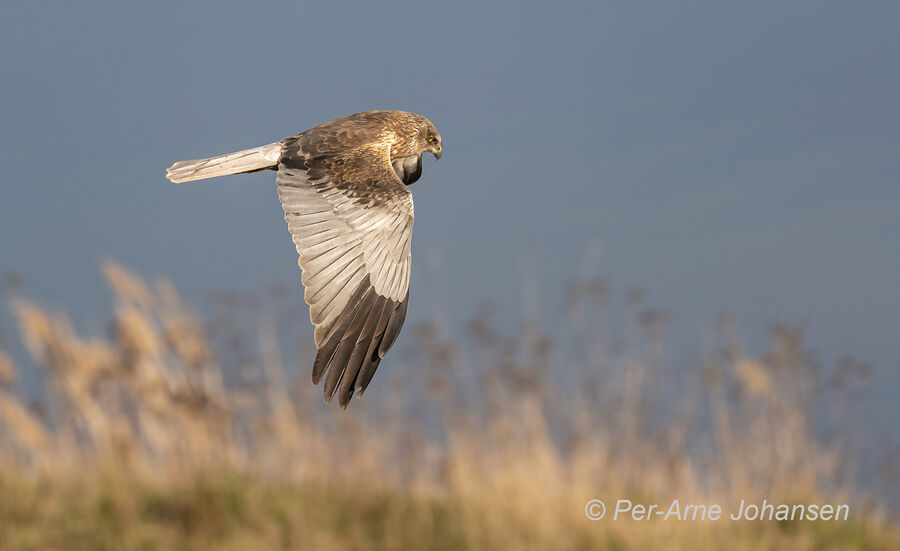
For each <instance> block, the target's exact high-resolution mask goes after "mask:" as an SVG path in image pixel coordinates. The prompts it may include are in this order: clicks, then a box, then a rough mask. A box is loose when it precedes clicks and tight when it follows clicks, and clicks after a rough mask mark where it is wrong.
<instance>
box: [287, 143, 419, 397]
mask: <svg viewBox="0 0 900 551" xmlns="http://www.w3.org/2000/svg"><path fill="white" fill-rule="evenodd" d="M340 137H345V136H337V135H330V136H324V137H323V136H317V135H315V134H313V135H312V136H309V135H305V134H300V135H299V136H296V137H294V138H289V139H288V140H286V141H285V144H284V147H283V149H282V156H281V159H280V161H279V165H278V176H277V179H276V181H277V183H278V196H279V198H280V199H281V205H282V206H283V207H284V217H285V220H287V223H288V228H289V229H290V231H291V234H292V235H293V238H294V244H295V245H296V246H297V252H298V253H299V254H300V259H299V264H300V267H301V268H302V269H303V285H304V286H305V287H306V292H305V295H304V297H305V299H306V302H307V303H308V304H309V306H310V319H311V320H312V323H313V324H314V325H315V326H316V330H315V341H316V347H317V348H318V353H317V354H316V359H315V363H314V364H313V372H312V381H313V384H318V382H319V380H321V379H322V376H323V375H325V374H326V371H327V377H326V378H325V386H324V391H325V401H326V402H330V401H331V399H332V398H333V397H334V395H335V393H338V403H339V404H340V405H341V407H346V406H347V404H348V403H349V401H350V398H351V397H352V394H353V391H354V390H359V394H358V396H362V393H363V392H364V391H365V389H366V387H367V386H368V384H369V381H371V379H372V375H374V374H375V370H376V369H377V367H378V364H379V362H380V361H381V358H383V357H384V355H385V353H386V352H387V351H388V349H390V347H391V346H392V345H393V344H394V341H395V340H396V339H397V335H398V334H399V333H400V328H401V326H402V325H403V321H404V319H405V317H406V308H407V304H408V301H409V272H410V237H411V236H412V227H413V202H412V195H411V194H410V192H409V190H407V189H406V186H404V185H403V183H402V182H401V180H400V179H399V178H398V177H397V174H396V173H395V172H394V169H393V167H392V166H391V163H390V149H389V147H390V146H389V145H388V144H387V143H384V144H382V143H380V142H374V143H365V144H360V145H356V146H353V145H352V140H350V143H351V146H350V147H346V144H344V146H343V147H340V146H338V145H337V141H338V138H340ZM346 141H347V140H345V142H346Z"/></svg>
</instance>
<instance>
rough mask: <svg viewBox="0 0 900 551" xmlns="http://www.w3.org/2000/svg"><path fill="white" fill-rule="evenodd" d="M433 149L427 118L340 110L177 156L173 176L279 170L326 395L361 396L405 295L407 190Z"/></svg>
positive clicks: (392, 334)
mask: <svg viewBox="0 0 900 551" xmlns="http://www.w3.org/2000/svg"><path fill="white" fill-rule="evenodd" d="M423 153H432V154H433V155H434V156H435V158H436V159H440V158H441V135H440V134H439V133H438V131H437V130H436V129H435V127H434V125H433V124H431V121H429V120H428V119H426V118H425V117H422V116H420V115H416V114H413V113H406V112H403V111H368V112H365V113H357V114H355V115H349V116H346V117H341V118H339V119H335V120H333V121H330V122H326V123H325V124H322V125H319V126H317V127H315V128H311V129H310V130H307V131H306V132H303V133H301V134H297V135H296V136H291V137H290V138H285V139H284V140H281V141H280V142H276V143H272V144H268V145H264V146H261V147H256V148H253V149H247V150H244V151H238V152H236V153H229V154H227V155H220V156H218V157H212V158H209V159H199V160H193V161H180V162H177V163H175V164H173V165H172V166H171V167H169V169H168V170H167V173H166V177H167V178H168V179H169V180H171V181H173V182H178V183H180V182H189V181H191V180H200V179H203V178H212V177H215V176H224V175H227V174H241V173H246V172H257V171H260V170H277V171H278V174H277V176H276V178H275V181H276V183H277V185H278V197H279V198H280V199H281V205H282V207H284V218H285V220H286V221H287V223H288V229H289V230H290V232H291V235H292V236H293V238H294V244H295V245H296V246H297V252H298V253H299V255H300V259H299V264H300V267H301V268H302V270H303V277H302V281H303V285H304V286H305V287H306V292H305V295H304V298H305V299H306V302H307V303H308V304H309V315H310V319H311V320H312V323H313V324H314V325H315V326H316V330H315V341H316V347H317V348H318V352H317V354H316V359H315V362H314V363H313V370H312V381H313V384H318V383H319V381H320V380H321V379H322V377H323V376H325V386H324V391H325V401H326V402H330V401H331V400H332V398H334V395H335V394H337V395H338V403H339V404H340V406H341V407H342V408H345V407H347V404H348V403H349V402H350V398H351V397H352V395H353V392H354V391H357V396H362V394H363V392H365V390H366V387H368V385H369V382H370V381H371V380H372V375H374V374H375V370H376V369H377V368H378V364H379V362H381V359H382V358H383V357H384V355H385V354H386V353H387V351H388V350H389V349H390V348H391V346H392V345H393V344H394V341H396V340H397V335H398V334H399V333H400V328H401V326H402V325H403V320H404V318H405V317H406V308H407V305H408V304H409V272H410V237H411V236H412V227H413V200H412V194H411V193H410V192H409V190H408V189H407V188H406V186H408V185H410V184H412V183H413V182H415V181H416V180H418V179H419V176H421V174H422V154H423Z"/></svg>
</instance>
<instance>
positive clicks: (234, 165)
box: [166, 142, 281, 184]
mask: <svg viewBox="0 0 900 551" xmlns="http://www.w3.org/2000/svg"><path fill="white" fill-rule="evenodd" d="M279 157H281V142H276V143H270V144H269V145H263V146H260V147H254V148H253V149H245V150H243V151H235V152H234V153H228V154H225V155H219V156H218V157H210V158H209V159H196V160H192V161H178V162H177V163H175V164H173V165H172V166H170V167H169V168H168V169H167V170H166V178H168V179H169V180H171V181H173V182H175V183H176V184H180V183H181V182H190V181H192V180H202V179H204V178H214V177H216V176H225V175H227V174H241V173H244V172H256V171H259V170H265V169H267V168H271V169H277V168H278V159H279Z"/></svg>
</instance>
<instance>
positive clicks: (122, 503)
mask: <svg viewBox="0 0 900 551" xmlns="http://www.w3.org/2000/svg"><path fill="white" fill-rule="evenodd" d="M489 514H490V511H488V510H484V509H483V504H481V503H468V502H466V501H465V500H464V499H461V498H459V497H452V496H448V497H443V498H438V497H435V496H427V495H424V494H421V495H417V494H415V493H412V492H410V491H399V490H398V491H391V490H382V491H373V490H372V489H365V490H358V489H354V488H339V487H332V488H325V487H315V486H295V485H280V484H275V483H271V482H260V481H256V480H253V479H250V478H247V477H242V476H233V475H227V474H219V475H215V476H212V475H208V476H200V477H196V478H192V479H189V480H185V481H182V482H179V483H173V482H172V481H168V482H164V483H160V484H153V483H148V482H135V481H131V480H126V479H122V478H113V477H93V476H91V477H87V478H84V479H80V480H79V479H69V480H68V481H67V482H65V483H61V482H59V481H57V482H54V483H51V482H48V481H47V480H37V479H28V478H21V477H15V476H12V475H5V476H0V535H2V537H0V549H3V550H17V551H26V550H38V549H40V550H43V549H71V550H76V551H77V550H85V551H88V550H90V551H96V550H136V551H137V550H140V551H153V550H160V551H161V550H168V549H173V550H174V549H178V550H186V551H188V550H198V551H199V550H213V551H214V550H225V549H235V550H236V549H248V550H255V549H323V550H327V549H346V550H367V549H423V550H429V549H434V550H446V551H451V550H464V549H485V548H494V549H495V548H515V549H547V550H550V549H560V548H572V549H623V550H624V549H654V548H658V543H659V542H665V545H666V546H667V547H669V548H673V549H678V548H681V549H704V548H706V549H718V548H726V547H727V548H730V549H748V550H749V549H754V550H756V549H788V548H790V549H853V550H876V549H898V548H900V534H898V533H897V532H896V531H893V530H890V529H887V528H883V527H882V528H879V527H874V526H864V525H862V524H860V523H858V522H854V521H852V520H851V521H848V522H840V523H815V522H806V523H793V524H791V525H786V524H779V523H773V522H767V523H730V522H722V523H718V524H716V525H713V524H710V523H697V524H681V525H677V526H676V525H673V524H667V523H662V522H652V523H649V524H646V525H645V524H641V525H638V524H636V523H629V522H621V523H617V525H615V526H612V525H610V524H603V523H602V522H601V523H591V522H589V521H587V520H586V519H583V518H581V517H580V512H579V511H572V512H571V521H570V523H568V525H566V526H561V527H560V529H562V530H566V531H567V532H568V533H567V534H566V536H567V537H566V538H565V541H566V542H567V543H565V544H564V545H563V546H562V547H561V546H559V545H558V544H559V543H560V542H559V541H557V540H556V539H555V538H552V537H551V538H545V539H540V537H541V536H540V532H539V531H534V530H531V529H530V527H529V525H528V523H521V522H519V523H518V524H517V521H516V520H514V519H510V524H509V525H507V526H505V529H504V530H503V533H495V532H492V531H491V530H490V529H487V528H486V527H487V526H490V524H484V525H480V524H479V523H478V522H474V523H473V515H474V516H475V517H477V516H479V515H489ZM509 534H518V537H516V536H513V539H510V536H509Z"/></svg>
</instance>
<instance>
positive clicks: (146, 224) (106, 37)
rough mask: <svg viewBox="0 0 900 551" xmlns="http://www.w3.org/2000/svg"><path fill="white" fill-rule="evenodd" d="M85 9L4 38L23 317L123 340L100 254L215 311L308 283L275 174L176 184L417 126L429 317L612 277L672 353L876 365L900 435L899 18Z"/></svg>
mask: <svg viewBox="0 0 900 551" xmlns="http://www.w3.org/2000/svg"><path fill="white" fill-rule="evenodd" d="M86 6H87V5H79V4H75V3H68V2H65V3H63V2H57V3H52V2H49V3H48V2H40V3H38V2H29V3H25V2H20V3H12V4H11V5H9V6H6V7H4V9H3V17H2V18H0V74H2V80H3V85H2V88H0V89H2V92H0V93H2V97H3V101H2V102H0V120H2V131H0V164H2V167H3V178H4V180H3V200H2V201H0V272H2V271H8V270H16V271H18V272H20V273H22V274H24V276H25V278H26V281H27V285H26V288H25V294H27V295H28V296H32V297H35V298H37V299H38V300H40V301H41V302H42V303H44V304H48V305H50V306H52V307H57V308H65V309H67V310H69V311H71V312H73V314H74V316H75V317H76V319H80V320H85V321H86V323H87V324H88V325H89V326H95V327H98V328H101V329H102V327H103V323H104V322H105V318H106V316H107V315H108V312H109V308H108V305H109V303H108V299H107V296H106V295H107V292H106V289H105V287H104V285H103V282H102V280H101V278H100V276H99V273H98V265H99V263H100V261H101V260H103V259H106V258H114V259H117V260H119V261H120V262H122V263H124V264H125V265H126V266H128V267H130V268H132V269H135V270H136V271H138V272H140V273H142V274H145V275H148V276H152V275H154V274H165V275H167V276H168V277H169V278H171V280H172V281H173V282H174V283H175V284H176V286H177V287H178V288H179V289H180V290H182V292H183V293H184V294H185V295H186V296H187V297H188V298H189V299H191V300H193V301H194V302H198V303H199V302H201V301H202V300H203V298H204V297H206V296H208V293H209V290H210V289H237V290H253V289H258V288H260V287H261V286H263V285H267V284H270V283H272V282H297V284H298V285H299V271H298V269H297V266H296V257H295V253H294V250H293V245H292V243H291V241H290V239H289V237H288V235H287V230H286V228H285V224H284V221H283V218H282V213H281V207H280V206H279V204H278V202H277V199H276V195H275V188H274V177H273V174H272V173H261V174H253V175H246V176H240V177H233V178H230V179H224V180H219V181H211V182H200V183H196V184H192V185H181V186H176V185H172V184H169V183H168V182H166V181H165V179H164V177H163V175H164V170H165V168H166V167H167V166H168V165H169V164H171V163H172V162H173V161H176V160H180V159H185V158H197V157H203V156H209V155H214V154H220V153H225V152H229V151H233V150H237V149H243V148H247V147H251V146H255V145H260V144H264V143H270V142H272V141H275V140H278V139H280V138H282V137H285V136H288V135H291V134H295V133H297V132H300V131H302V130H305V129H306V128H309V127H311V126H315V125H316V124H318V123H321V122H324V121H326V120H329V119H331V118H334V117H336V116H340V115H344V114H348V113H353V112H358V111H363V110H368V109H377V108H396V109H404V110H409V111H415V112H419V113H421V114H424V115H426V116H428V117H429V118H431V120H432V121H434V123H435V124H436V126H437V127H438V129H439V130H440V132H441V134H442V136H443V139H444V148H445V152H444V156H443V159H442V160H441V161H440V162H434V161H433V160H430V159H429V160H426V162H425V168H424V176H423V178H422V179H421V180H420V182H419V183H417V184H415V186H414V190H413V191H414V197H415V201H416V215H417V216H416V230H415V235H414V240H413V259H414V273H413V279H412V281H413V289H412V297H413V299H412V304H411V310H410V320H411V321H414V320H422V319H427V318H429V317H431V316H434V315H440V316H442V317H444V318H446V319H449V320H457V321H461V320H463V319H465V317H466V316H468V315H469V314H471V313H472V311H473V306H474V304H476V303H477V302H478V301H480V300H482V299H485V298H490V299H492V300H493V301H494V302H496V303H498V304H500V305H505V306H506V307H508V308H510V309H512V310H513V311H515V310H516V309H517V308H519V303H520V302H521V296H522V293H523V291H522V289H523V287H528V286H531V287H534V288H537V289H538V290H539V296H538V299H537V300H538V307H539V308H540V309H541V311H543V312H546V313H547V315H548V318H549V319H552V316H554V315H557V314H558V313H559V312H560V310H561V308H560V307H559V306H556V305H557V304H558V302H559V299H560V297H561V296H562V288H563V285H564V283H565V282H566V281H567V280H568V279H570V278H572V277H573V276H583V275H586V274H592V273H597V274H599V275H603V276H605V277H607V278H608V279H609V280H611V281H612V283H613V285H614V286H615V287H616V288H617V289H619V290H623V289H626V288H630V287H642V288H645V289H647V291H648V292H649V293H650V297H651V299H650V300H651V302H652V303H653V304H655V305H657V306H659V307H662V308H664V309H666V310H668V311H669V312H670V313H671V319H672V321H673V327H674V329H673V339H674V340H675V344H674V346H675V347H676V348H678V347H679V346H682V348H683V349H689V348H690V346H691V345H692V343H693V345H696V343H697V342H698V333H699V331H698V327H699V326H700V325H702V324H703V323H705V321H707V320H709V319H710V318H711V317H713V316H715V315H716V314H718V313H720V312H733V313H734V314H735V315H736V316H737V319H738V320H739V321H740V325H741V327H742V328H744V329H745V332H746V333H747V335H748V337H749V339H750V341H751V343H756V345H757V346H759V345H760V343H762V342H763V339H762V336H763V335H764V332H765V329H766V327H767V325H768V324H769V323H771V322H773V321H776V320H788V321H798V322H803V323H805V325H806V326H807V327H808V328H809V337H810V341H809V345H810V346H811V347H812V348H814V349H815V350H817V351H819V352H820V353H821V354H822V355H823V356H824V358H825V359H830V358H834V357H837V356H838V355H841V354H852V355H854V356H856V357H859V358H861V359H863V360H867V361H870V362H872V363H873V364H874V365H875V367H876V374H875V377H876V383H877V384H876V385H875V387H876V388H875V389H874V392H875V395H876V400H875V402H873V403H874V404H876V406H875V407H874V411H873V414H874V415H876V417H877V418H878V419H879V420H880V421H879V423H885V424H884V425H882V426H889V423H890V422H892V421H896V418H897V406H896V404H895V402H894V398H895V397H896V395H897V394H898V393H900V376H898V373H900V370H898V367H900V365H898V363H900V360H898V359H897V352H898V341H900V292H898V291H900V289H898V282H900V247H898V245H897V241H898V236H900V176H898V174H900V155H898V151H900V102H898V101H897V98H898V97H900V63H898V62H897V53H898V52H900V33H897V22H898V21H900V4H897V3H893V2H867V3H865V4H854V3H845V2H828V1H823V2H796V3H793V2H792V3H783V2H755V3H752V4H751V3H742V4H738V3H720V2H678V3H674V2H672V3H663V2H658V3H643V2H629V3H606V2H589V3H573V4H570V5H568V6H565V7H564V6H562V5H549V4H547V3H543V2H540V3H537V2H517V3H515V4H512V3H511V4H507V5H502V4H486V3H485V4H482V3H466V2H445V3H421V2H416V3H399V2H398V3H392V4H391V6H390V7H389V8H388V7H384V6H382V5H380V4H379V3H369V2H366V3H362V2H360V3H339V2H334V3H324V2H320V3H317V4H316V5H315V6H311V7H309V6H305V5H303V3H300V2H290V3H287V2H285V3H267V2H253V3H250V2H233V1H223V2H215V3H205V4H204V3H190V4H188V3H181V2H178V3H175V2H144V3H139V4H135V5H126V3H123V2H109V3H105V4H104V3H101V2H95V3H90V5H89V6H90V7H86ZM526 272H527V273H526ZM529 282H530V283H529ZM529 288H530V287H529ZM301 296H302V295H301V293H300V291H299V287H298V291H297V293H296V295H295V297H296V298H297V300H299V299H300V297H301ZM7 323H8V319H7ZM92 324H93V325H92ZM679 343H680V344H679Z"/></svg>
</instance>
